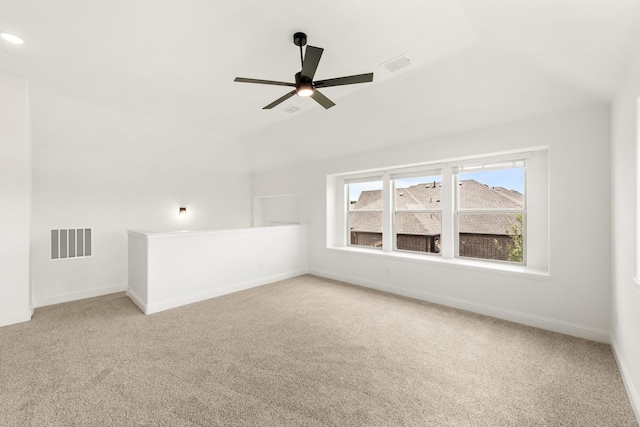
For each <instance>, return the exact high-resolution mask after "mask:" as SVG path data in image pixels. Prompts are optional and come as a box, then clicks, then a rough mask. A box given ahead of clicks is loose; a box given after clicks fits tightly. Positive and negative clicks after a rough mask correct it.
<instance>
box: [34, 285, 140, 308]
mask: <svg viewBox="0 0 640 427" xmlns="http://www.w3.org/2000/svg"><path fill="white" fill-rule="evenodd" d="M127 288H128V285H127V284H126V283H125V284H122V285H115V286H108V287H106V288H98V289H88V290H86V291H79V292H71V293H68V294H62V295H55V296H52V297H45V298H38V299H36V300H35V301H34V306H35V307H36V308H37V307H45V306H47V305H54V304H62V303H64V302H71V301H77V300H81V299H85V298H93V297H100V296H103V295H109V294H115V293H116V292H123V291H126V290H127Z"/></svg>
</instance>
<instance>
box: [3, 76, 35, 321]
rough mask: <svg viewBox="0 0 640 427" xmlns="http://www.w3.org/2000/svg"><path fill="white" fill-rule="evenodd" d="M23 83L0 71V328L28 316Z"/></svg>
mask: <svg viewBox="0 0 640 427" xmlns="http://www.w3.org/2000/svg"><path fill="white" fill-rule="evenodd" d="M30 145H31V143H30V141H29V108H28V101H27V82H26V80H25V79H23V78H18V77H14V76H10V75H8V74H4V73H0V242H2V244H1V245H0V326H3V325H9V324H12V323H18V322H24V321H27V320H29V319H31V309H30V295H29V220H30V196H31V189H30V185H31V183H30V179H31V178H30V174H31V169H30V168H31V165H30V150H31V147H30Z"/></svg>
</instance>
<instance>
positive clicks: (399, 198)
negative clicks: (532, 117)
mask: <svg viewBox="0 0 640 427" xmlns="http://www.w3.org/2000/svg"><path fill="white" fill-rule="evenodd" d="M460 185H461V186H463V188H461V189H460V193H459V194H460V208H462V209H522V207H523V206H524V196H523V195H522V194H521V193H519V192H517V191H515V190H508V189H506V188H503V187H488V186H486V185H484V184H481V183H479V182H477V181H475V180H472V179H470V180H463V181H461V182H460ZM441 188H442V185H441V183H439V182H431V183H424V184H416V185H412V186H411V187H407V188H398V189H396V197H395V200H396V209H402V210H405V209H409V210H432V209H435V210H439V209H440V204H441V203H440V194H441ZM381 209H382V191H381V190H369V191H363V192H362V193H360V197H359V198H358V200H357V201H356V202H355V203H352V204H351V205H350V206H349V211H350V212H349V222H350V227H351V230H352V231H356V232H369V233H380V232H381V230H382V214H380V213H374V212H358V211H366V210H381ZM510 220H511V221H512V222H513V215H509V214H463V215H461V218H460V222H459V227H460V232H461V233H473V234H502V235H506V234H507V231H506V230H507V229H508V228H509V226H510V222H509V221H510ZM396 229H397V231H398V233H399V234H414V235H426V236H433V235H438V234H440V232H441V231H440V230H441V215H440V214H439V213H424V212H423V213H412V212H396Z"/></svg>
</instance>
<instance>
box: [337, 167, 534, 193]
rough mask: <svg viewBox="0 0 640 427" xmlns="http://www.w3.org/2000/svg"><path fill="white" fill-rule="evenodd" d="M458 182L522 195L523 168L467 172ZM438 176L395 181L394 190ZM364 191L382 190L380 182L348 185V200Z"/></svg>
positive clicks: (429, 180)
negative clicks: (496, 188) (501, 189)
mask: <svg viewBox="0 0 640 427" xmlns="http://www.w3.org/2000/svg"><path fill="white" fill-rule="evenodd" d="M458 177H459V179H460V180H465V179H475V180H476V181H478V182H480V183H482V184H486V185H488V186H489V187H504V188H506V189H508V190H516V191H518V192H520V193H521V194H524V168H511V169H496V170H489V171H481V172H467V173H460V174H459V175H458ZM440 180H441V178H440V176H429V177H419V178H405V179H398V180H396V188H406V187H410V186H412V185H415V184H421V183H428V182H433V181H437V182H440ZM365 190H382V182H381V181H376V182H363V183H359V184H350V185H349V200H358V198H359V197H360V193H361V192H362V191H365Z"/></svg>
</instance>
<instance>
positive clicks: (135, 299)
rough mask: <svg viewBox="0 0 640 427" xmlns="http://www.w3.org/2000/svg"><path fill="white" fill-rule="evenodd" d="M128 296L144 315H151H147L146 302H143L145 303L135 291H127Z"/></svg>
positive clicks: (129, 289)
mask: <svg viewBox="0 0 640 427" xmlns="http://www.w3.org/2000/svg"><path fill="white" fill-rule="evenodd" d="M127 296H128V297H129V299H130V300H131V301H133V303H134V304H135V305H137V306H138V308H139V309H140V310H142V312H143V313H144V314H149V313H147V305H146V304H145V303H144V302H142V301H143V300H142V298H140V296H139V295H138V294H137V293H135V292H134V291H133V289H131V288H128V289H127Z"/></svg>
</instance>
